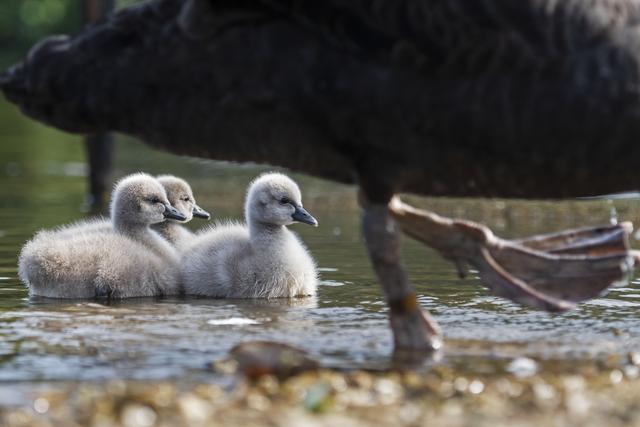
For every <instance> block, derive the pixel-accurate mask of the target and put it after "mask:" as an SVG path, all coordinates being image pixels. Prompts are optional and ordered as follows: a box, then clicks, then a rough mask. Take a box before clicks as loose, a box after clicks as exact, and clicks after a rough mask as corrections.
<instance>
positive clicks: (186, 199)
mask: <svg viewBox="0 0 640 427" xmlns="http://www.w3.org/2000/svg"><path fill="white" fill-rule="evenodd" d="M156 179H157V180H158V181H159V182H160V184H162V186H163V187H164V190H165V191H166V192H167V198H168V199H169V203H171V206H173V207H174V208H176V209H177V210H178V211H179V212H180V213H181V214H183V215H184V216H185V217H186V219H185V220H184V221H178V220H175V219H167V220H166V221H164V222H160V223H158V224H153V225H152V226H151V228H153V229H154V230H155V231H157V232H158V233H160V235H161V236H162V237H164V238H165V239H167V240H168V241H169V243H171V244H173V245H174V246H175V247H176V248H178V250H180V249H182V248H184V247H185V246H187V245H188V244H190V243H191V241H192V240H193V239H194V237H195V234H194V233H192V232H191V231H189V230H188V229H187V228H185V227H183V226H182V225H181V224H184V223H186V222H189V221H191V220H192V219H193V218H194V217H196V218H204V219H209V218H210V215H209V213H208V212H207V211H205V210H204V209H202V208H201V207H200V206H198V205H197V204H196V199H195V197H193V191H192V190H191V186H190V185H189V184H188V183H187V181H185V180H184V179H182V178H178V177H176V176H173V175H160V176H158V177H157V178H156Z"/></svg>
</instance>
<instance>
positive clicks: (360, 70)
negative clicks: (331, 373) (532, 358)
mask: <svg viewBox="0 0 640 427" xmlns="http://www.w3.org/2000/svg"><path fill="white" fill-rule="evenodd" d="M639 5H640V3H639V2H637V1H631V0H563V1H557V0H519V1H513V0H325V1H322V2H312V1H295V0H236V1H225V0H187V1H185V2H181V1H178V0H152V1H150V2H148V3H144V4H140V5H138V6H134V7H130V8H127V9H124V10H122V11H120V12H119V13H117V14H115V15H114V16H112V17H111V18H110V19H109V20H108V21H107V22H105V23H103V24H99V25H96V26H92V27H89V28H87V29H85V30H84V31H83V32H81V33H80V34H79V35H77V36H75V37H73V38H68V37H64V36H57V37H50V38H47V39H45V40H43V41H42V42H40V43H39V44H38V45H36V46H35V47H33V48H32V50H31V51H30V53H29V54H28V56H27V58H26V59H25V60H24V62H23V63H21V64H18V65H16V66H15V67H13V68H12V69H10V70H8V71H7V72H5V73H4V74H2V76H1V77H0V87H2V89H3V90H4V92H5V94H6V96H7V98H8V99H9V100H11V101H13V102H15V103H16V104H18V105H20V107H21V108H22V110H23V111H24V112H25V113H26V114H28V115H29V116H31V117H34V118H36V119H38V120H40V121H43V122H45V123H48V124H50V125H53V126H56V127H58V128H61V129H65V130H68V131H71V132H82V133H95V132H100V131H107V130H115V131H119V132H124V133H127V134H131V135H135V136H137V137H139V138H141V139H143V140H145V141H146V142H147V143H149V144H151V145H154V146H156V147H160V148H163V149H166V150H169V151H172V152H174V153H181V154H189V155H193V156H201V157H207V158H212V159H222V160H232V161H239V162H242V161H252V162H263V163H269V164H273V165H279V166H285V167H288V168H291V169H293V170H297V171H302V172H306V173H309V174H312V175H316V176H320V177H324V178H328V179H332V180H336V181H341V182H348V183H350V182H355V183H357V184H358V185H359V186H360V189H361V199H362V205H363V207H364V218H363V228H364V235H365V237H366V242H367V247H368V249H369V253H370V256H371V259H372V262H373V265H374V267H375V270H376V272H377V275H378V277H379V279H380V282H381V283H382V287H383V289H384V291H385V294H386V297H387V300H388V303H389V306H390V319H391V326H392V328H393V332H394V339H395V344H396V348H398V349H433V348H437V347H438V346H439V331H438V327H437V325H436V324H435V323H434V322H433V321H432V320H431V319H430V318H429V317H428V315H427V314H426V313H424V312H423V311H422V310H420V308H419V306H418V305H417V303H416V298H415V294H414V291H413V289H412V287H411V285H410V283H409V280H408V278H407V275H406V273H405V271H404V269H403V267H402V265H401V260H400V254H399V230H400V228H402V229H403V230H404V231H406V232H407V233H409V234H410V235H412V236H414V237H416V238H418V239H420V240H422V241H423V242H425V243H427V244H429V245H431V246H433V247H435V248H436V249H438V250H439V251H440V252H441V253H442V254H443V256H445V257H447V258H449V259H451V260H452V261H454V262H455V263H456V265H458V266H459V267H460V271H461V273H463V272H464V268H465V267H464V265H466V264H470V265H472V266H473V267H474V268H475V269H476V270H478V272H479V275H480V276H481V277H482V278H483V279H484V281H485V283H486V284H487V285H488V286H489V287H490V288H491V289H492V290H493V292H494V293H496V294H498V295H502V296H505V297H507V298H510V299H511V300H513V301H517V302H520V303H524V304H529V305H533V306H536V307H539V308H543V309H546V310H551V311H560V310H565V309H568V308H571V307H572V306H573V305H574V303H576V302H579V301H581V300H584V299H587V298H591V297H594V296H596V295H598V294H599V293H600V292H601V291H602V290H604V289H605V288H606V287H607V286H609V285H610V284H612V283H614V282H616V281H619V280H621V279H622V278H624V276H625V275H626V274H627V273H628V271H629V269H630V268H631V266H632V265H633V264H634V262H635V255H634V253H633V252H631V251H629V247H628V243H627V235H628V233H629V231H630V227H629V225H628V224H621V225H617V226H611V227H603V228H596V229H586V230H577V231H576V230H574V231H568V232H563V233H560V234H557V235H553V236H538V237H534V238H531V239H525V240H521V241H513V242H507V241H504V240H501V239H498V238H497V237H495V236H494V235H493V234H492V233H491V232H490V231H489V230H488V229H486V228H484V227H482V226H480V225H478V224H472V223H469V222H465V221H452V220H448V219H446V218H441V217H438V216H437V215H434V214H430V213H428V212H424V211H418V210H416V209H413V208H411V207H409V206H407V205H404V204H402V203H401V202H400V201H399V200H398V199H396V198H394V194H396V193H397V192H400V191H407V192H413V193H417V194H424V195H448V196H499V197H523V198H534V197H535V198H539V197H542V198H560V197H568V196H587V195H593V194H604V193H612V192H618V191H624V190H629V189H635V188H637V187H638V182H639V181H640V177H639V174H638V173H637V171H638V170H639V167H640V144H638V142H637V141H638V138H639V137H640V69H639V65H640V30H639V29H638V28H640V27H639V26H638V24H639V23H640V6H639Z"/></svg>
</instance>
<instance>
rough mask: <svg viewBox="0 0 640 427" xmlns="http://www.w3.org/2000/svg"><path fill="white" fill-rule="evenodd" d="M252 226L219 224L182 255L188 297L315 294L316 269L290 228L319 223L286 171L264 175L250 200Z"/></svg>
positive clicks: (255, 184) (247, 204) (251, 189)
mask: <svg viewBox="0 0 640 427" xmlns="http://www.w3.org/2000/svg"><path fill="white" fill-rule="evenodd" d="M245 219H246V224H232V223H228V224H219V225H217V226H214V227H212V228H211V229H210V230H209V231H206V232H203V233H200V234H199V235H198V236H197V237H196V239H195V241H194V242H193V243H192V245H191V246H189V247H188V248H187V249H186V250H185V251H184V252H183V254H182V257H181V271H182V281H183V285H184V287H185V293H186V294H187V295H200V296H210V297H219V298H279V297H297V296H305V295H314V294H315V292H316V287H317V272H316V265H315V262H314V260H313V258H312V257H311V255H310V254H309V252H308V250H307V248H306V247H305V246H304V244H303V243H302V242H301V241H300V239H299V238H298V237H297V236H296V234H294V233H293V232H291V231H289V230H288V229H287V227H286V226H288V225H290V224H292V223H294V222H301V223H304V224H309V225H313V226H317V225H318V222H317V221H316V219H315V218H314V217H313V216H311V215H310V214H309V213H308V212H307V211H306V210H304V208H303V207H302V198H301V195H300V189H299V188H298V185H297V184H296V183H295V182H293V181H292V180H291V179H290V178H289V177H287V176H286V175H283V174H280V173H268V174H264V175H262V176H260V177H258V178H257V179H256V180H255V181H253V183H251V185H250V187H249V191H248V193H247V197H246V202H245Z"/></svg>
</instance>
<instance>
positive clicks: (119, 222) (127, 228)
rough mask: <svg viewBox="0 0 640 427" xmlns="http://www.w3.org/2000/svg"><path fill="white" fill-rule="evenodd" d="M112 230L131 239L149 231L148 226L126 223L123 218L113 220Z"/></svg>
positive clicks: (131, 222) (133, 222)
mask: <svg viewBox="0 0 640 427" xmlns="http://www.w3.org/2000/svg"><path fill="white" fill-rule="evenodd" d="M113 228H114V230H116V231H117V232H119V233H122V234H125V235H127V236H131V237H138V236H141V235H143V234H144V233H145V232H147V231H149V224H145V223H140V222H135V221H127V220H126V219H125V218H120V217H117V216H116V217H115V218H113Z"/></svg>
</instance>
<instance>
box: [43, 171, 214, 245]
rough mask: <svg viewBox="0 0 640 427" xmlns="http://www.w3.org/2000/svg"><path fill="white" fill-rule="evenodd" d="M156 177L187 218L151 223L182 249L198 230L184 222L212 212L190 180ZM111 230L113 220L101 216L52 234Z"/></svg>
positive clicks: (175, 206)
mask: <svg viewBox="0 0 640 427" xmlns="http://www.w3.org/2000/svg"><path fill="white" fill-rule="evenodd" d="M156 179H157V180H158V182H160V184H162V186H163V187H164V190H165V192H166V194H167V199H169V203H171V206H173V207H174V208H176V209H177V210H178V212H180V213H181V214H182V215H183V216H184V217H185V219H184V220H183V221H180V220H177V219H167V220H166V221H163V222H160V223H157V224H153V225H151V228H152V229H153V230H155V231H157V232H158V233H159V234H160V235H161V236H162V237H164V238H165V239H166V240H167V241H169V243H171V244H173V245H174V246H175V247H176V248H177V249H178V250H180V249H181V248H183V247H185V246H186V245H188V244H189V243H190V242H191V240H193V238H194V237H195V234H194V233H192V232H191V231H189V230H188V229H187V228H185V227H184V226H183V225H182V224H185V223H187V222H189V221H191V219H193V218H194V217H196V218H205V219H209V218H210V215H209V213H208V212H206V211H205V210H203V209H202V208H201V207H200V206H198V205H197V204H196V200H195V198H194V196H193V191H192V190H191V186H190V185H189V183H187V181H185V180H184V179H181V178H178V177H176V176H173V175H160V176H158V177H156ZM110 230H113V224H112V222H111V220H110V219H108V218H103V217H101V218H95V219H89V220H81V221H78V222H74V223H72V224H69V225H64V226H61V227H58V228H57V229H56V230H55V231H51V232H50V233H55V236H53V235H52V236H51V238H56V239H61V238H68V237H74V236H77V235H78V234H82V233H84V234H88V233H94V232H96V231H99V232H107V231H110Z"/></svg>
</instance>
